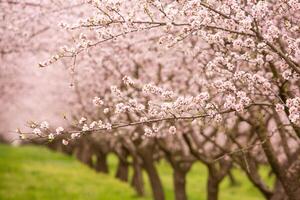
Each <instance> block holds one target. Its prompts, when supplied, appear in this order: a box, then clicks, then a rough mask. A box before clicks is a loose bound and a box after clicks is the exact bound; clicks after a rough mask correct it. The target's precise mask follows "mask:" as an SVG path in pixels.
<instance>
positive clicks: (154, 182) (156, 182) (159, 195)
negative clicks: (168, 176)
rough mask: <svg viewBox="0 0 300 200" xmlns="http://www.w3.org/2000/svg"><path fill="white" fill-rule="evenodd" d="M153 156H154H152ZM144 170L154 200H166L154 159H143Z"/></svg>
mask: <svg viewBox="0 0 300 200" xmlns="http://www.w3.org/2000/svg"><path fill="white" fill-rule="evenodd" d="M151 156H152V155H151ZM143 161H144V168H145V170H146V173H147V175H148V177H149V180H150V184H151V188H152V194H153V199H154V200H165V195H164V191H163V186H162V183H161V180H160V178H159V175H158V172H157V170H156V168H155V166H154V164H153V161H152V159H147V158H145V157H144V158H143Z"/></svg>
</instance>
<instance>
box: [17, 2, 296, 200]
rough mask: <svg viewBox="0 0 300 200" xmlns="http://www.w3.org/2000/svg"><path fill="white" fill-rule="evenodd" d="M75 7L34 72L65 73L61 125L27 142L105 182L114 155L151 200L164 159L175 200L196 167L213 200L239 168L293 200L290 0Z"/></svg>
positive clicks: (159, 190)
mask: <svg viewBox="0 0 300 200" xmlns="http://www.w3.org/2000/svg"><path fill="white" fill-rule="evenodd" d="M48 3H49V2H48ZM39 5H42V4H39ZM76 5H77V4H76ZM78 5H79V6H78V7H76V8H77V9H78V11H76V12H75V13H74V11H73V10H72V9H71V10H70V9H66V10H64V12H62V15H63V16H64V15H67V16H69V15H68V13H72V14H73V15H72V17H73V18H71V19H68V20H69V21H71V22H73V23H64V22H63V23H60V25H61V26H62V27H63V28H64V29H65V32H66V34H64V35H63V36H62V37H60V36H61V35H57V37H54V38H53V39H54V40H55V39H56V38H58V37H60V38H63V39H62V40H63V41H65V42H62V43H65V44H66V45H64V46H62V47H61V48H60V49H59V50H58V51H57V53H55V54H54V55H53V56H52V57H51V58H50V59H47V60H46V61H44V62H41V63H40V64H39V66H40V67H54V66H50V65H56V64H59V63H63V64H64V65H65V66H67V67H68V68H69V70H70V72H71V75H72V76H71V77H72V80H71V86H72V88H73V92H74V93H73V94H74V95H72V96H68V97H66V98H67V99H68V105H70V107H71V108H72V112H71V113H70V114H69V115H67V116H65V117H64V120H65V121H67V122H68V125H65V126H64V127H58V128H56V127H54V126H53V125H49V124H48V122H41V123H38V122H32V123H31V124H30V126H31V128H32V132H23V131H18V132H19V134H20V136H21V137H22V138H25V139H36V138H38V140H42V141H44V140H45V139H46V140H50V141H52V144H53V145H54V146H55V148H58V146H59V148H63V149H64V151H66V152H68V153H70V154H71V153H72V154H75V155H76V156H77V157H78V158H79V159H80V160H81V161H83V162H85V163H86V164H88V165H90V166H91V167H94V168H95V169H97V170H99V171H102V172H107V171H108V167H107V161H106V159H107V154H108V153H111V152H113V153H115V154H116V155H117V157H118V158H119V166H118V170H117V174H116V176H117V177H118V178H120V179H121V180H124V181H128V167H129V166H131V167H132V168H133V170H134V174H133V177H132V181H131V182H132V185H133V187H134V188H135V189H136V190H137V193H138V194H140V195H143V194H144V188H143V179H142V175H141V174H142V173H141V171H142V170H145V172H146V173H147V175H148V177H149V180H150V183H151V186H152V191H153V197H154V199H155V200H163V199H164V198H165V197H164V192H163V187H162V184H161V180H160V177H159V175H158V173H157V169H156V162H157V161H158V160H160V159H165V160H167V161H168V162H169V163H170V166H171V167H172V169H173V181H174V192H175V197H176V200H185V199H187V195H186V190H185V187H186V175H187V173H188V172H189V170H190V168H191V166H192V165H193V164H194V163H195V162H201V163H203V164H204V165H205V166H207V169H208V172H209V176H208V179H207V199H209V200H214V199H217V198H218V191H219V185H220V182H221V181H222V180H223V179H224V178H225V177H226V176H229V177H231V179H234V177H233V176H232V174H231V170H232V169H233V168H234V167H239V168H240V169H241V170H243V171H244V172H245V174H246V175H247V177H248V179H249V181H251V182H252V183H253V185H254V186H255V187H257V188H258V189H259V191H260V192H261V193H262V194H263V196H264V197H265V198H266V199H270V200H275V199H290V200H297V199H298V198H299V196H300V156H299V155H300V145H299V137H300V127H299V124H300V88H299V87H300V82H299V75H300V64H299V59H300V49H299V48H300V43H299V42H300V41H299V34H300V30H299V24H300V23H299V22H300V16H299V13H300V12H299V9H300V4H299V3H298V2H297V1H294V0H289V1H287V0H280V1H278V0H277V1H236V0H230V1H216V0H206V1H197V0H196V1H184V0H183V1H169V0H165V1H155V0H150V1H140V2H139V4H137V3H136V1H110V0H105V1H96V0H93V1H88V2H87V3H86V4H84V5H81V4H78ZM68 8H69V7H68ZM50 16H52V17H53V21H55V20H56V21H55V22H58V19H57V18H56V17H57V16H55V15H50ZM78 18H80V19H78ZM53 34H55V33H53ZM44 39H45V38H44ZM44 41H45V42H46V44H49V45H51V44H53V43H51V41H48V40H47V39H46V40H44ZM66 104H67V103H66ZM55 141H56V142H55ZM61 141H62V143H61ZM50 145H51V144H50ZM62 145H63V146H62ZM94 156H96V158H97V159H96V162H94V161H93V157H94ZM129 158H130V159H129ZM265 164H268V165H269V166H270V169H271V172H272V174H274V176H275V177H276V181H275V182H274V185H273V187H271V188H270V187H268V186H267V184H266V183H265V182H264V180H263V178H262V177H261V175H260V173H259V168H260V167H261V166H262V165H265Z"/></svg>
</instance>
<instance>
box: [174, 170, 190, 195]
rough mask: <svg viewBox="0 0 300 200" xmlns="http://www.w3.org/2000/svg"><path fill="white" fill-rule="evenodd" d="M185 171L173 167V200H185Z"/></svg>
mask: <svg viewBox="0 0 300 200" xmlns="http://www.w3.org/2000/svg"><path fill="white" fill-rule="evenodd" d="M186 174H187V172H186V171H183V170H180V169H176V168H174V169H173V181H174V190H175V200H187V195H186Z"/></svg>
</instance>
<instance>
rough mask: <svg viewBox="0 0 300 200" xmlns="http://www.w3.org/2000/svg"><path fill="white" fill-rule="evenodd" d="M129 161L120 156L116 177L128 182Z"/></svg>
mask: <svg viewBox="0 0 300 200" xmlns="http://www.w3.org/2000/svg"><path fill="white" fill-rule="evenodd" d="M128 168H129V166H128V162H127V161H126V160H124V159H122V158H119V164H118V168H117V172H116V176H115V177H116V178H117V179H119V180H121V181H124V182H128Z"/></svg>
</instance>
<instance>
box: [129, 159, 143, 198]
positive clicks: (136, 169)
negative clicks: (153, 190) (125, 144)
mask: <svg viewBox="0 0 300 200" xmlns="http://www.w3.org/2000/svg"><path fill="white" fill-rule="evenodd" d="M131 186H132V187H133V188H134V189H135V191H136V193H137V195H138V196H144V195H145V188H144V180H143V171H142V167H141V165H140V163H139V162H138V160H137V158H134V159H133V176H132V180H131Z"/></svg>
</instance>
